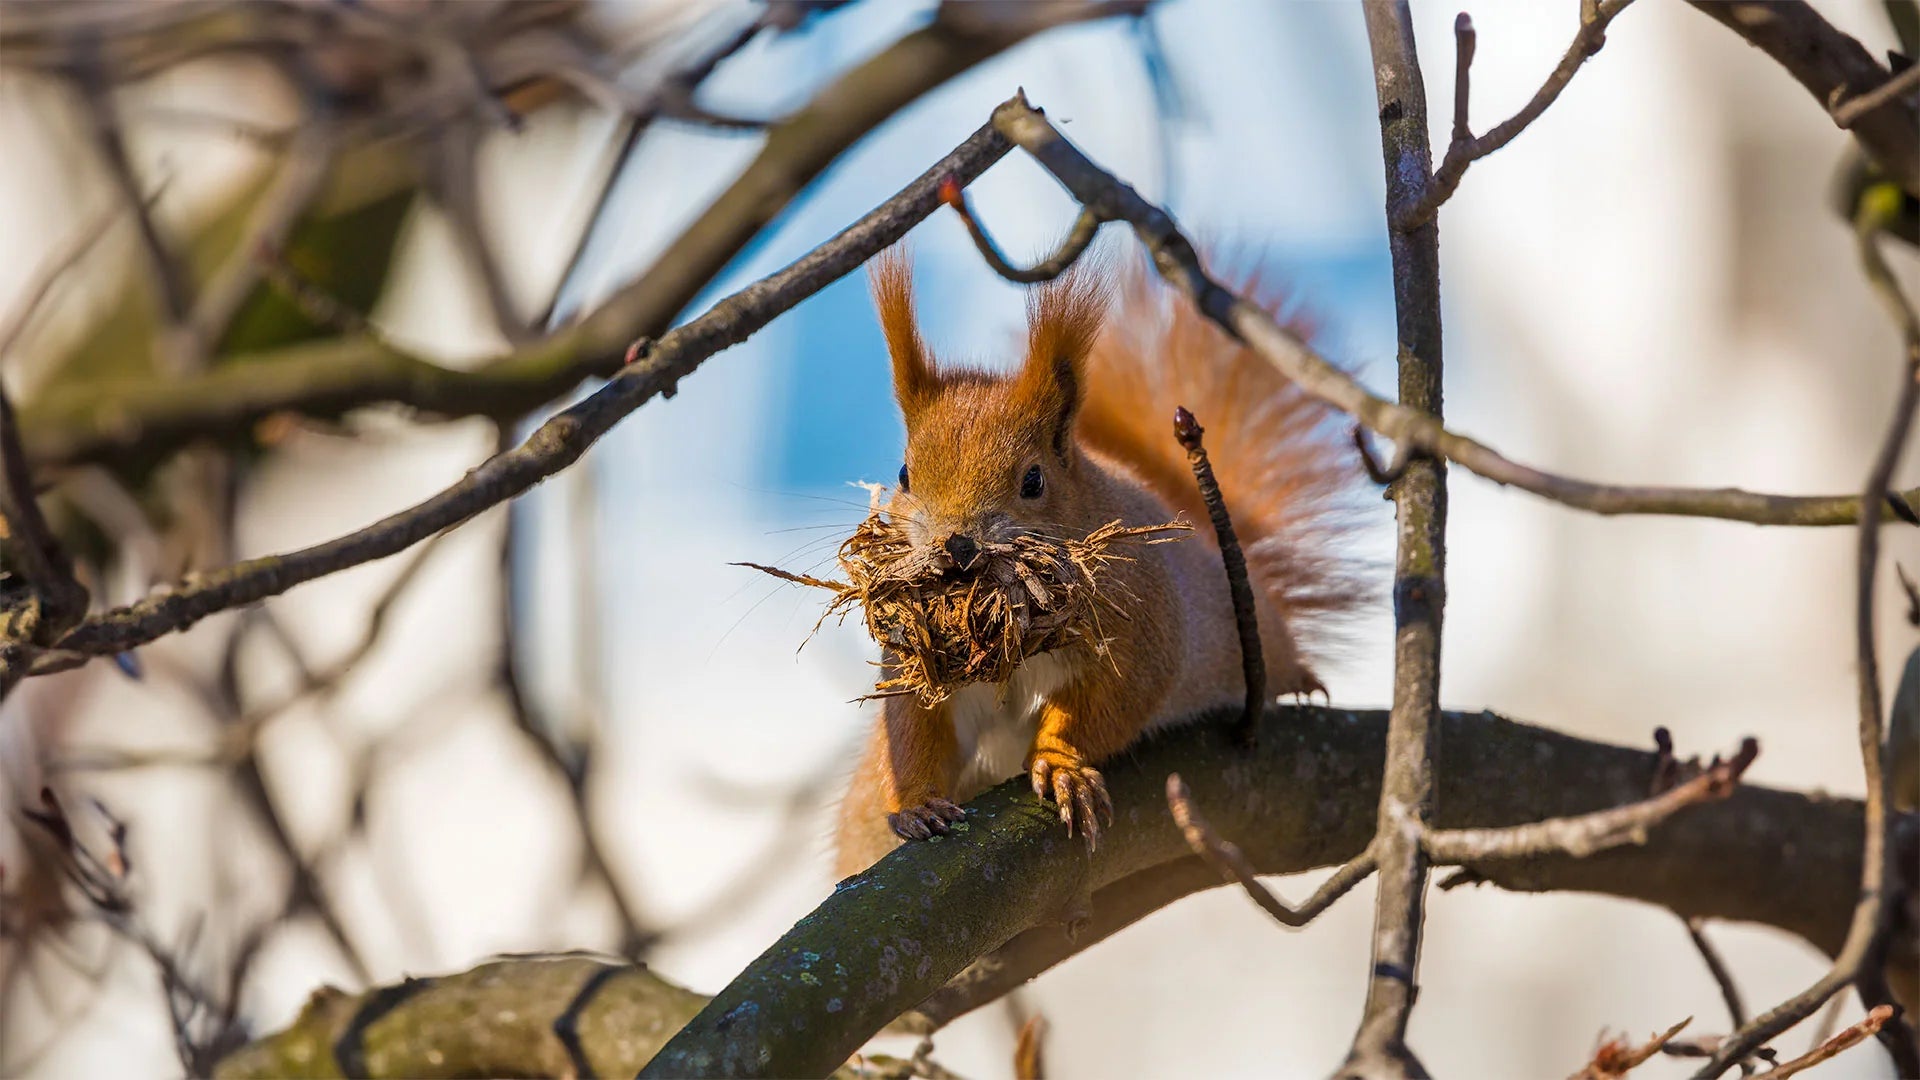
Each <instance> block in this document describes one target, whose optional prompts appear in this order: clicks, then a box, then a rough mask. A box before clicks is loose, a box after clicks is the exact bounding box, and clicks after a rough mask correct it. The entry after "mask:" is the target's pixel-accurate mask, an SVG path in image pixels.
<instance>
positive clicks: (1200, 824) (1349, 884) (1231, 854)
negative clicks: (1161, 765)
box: [1167, 773, 1379, 928]
mask: <svg viewBox="0 0 1920 1080" xmlns="http://www.w3.org/2000/svg"><path fill="white" fill-rule="evenodd" d="M1167 809H1168V810H1169V811H1171V812H1172V814H1173V820H1174V823H1175V824H1177V825H1179V826H1180V832H1181V834H1182V835H1184V836H1185V837H1186V838H1187V846H1188V847H1190V848H1192V849H1193V853H1194V854H1195V855H1198V856H1200V857H1201V858H1202V859H1204V860H1206V863H1207V865H1208V866H1211V867H1213V868H1214V869H1215V870H1216V871H1218V872H1219V874H1220V877H1221V878H1222V879H1224V880H1225V881H1226V882H1227V884H1229V885H1239V886H1240V888H1242V889H1244V890H1245V891H1246V894H1247V895H1248V896H1249V897H1251V898H1252V899H1253V902H1254V903H1256V904H1258V905H1260V909H1261V910H1262V911H1265V912H1266V913H1267V914H1269V915H1271V916H1273V918H1274V921H1275V922H1278V923H1279V924H1280V925H1282V926H1289V927H1294V928H1299V927H1302V926H1305V925H1307V924H1308V923H1310V922H1312V921H1313V920H1314V919H1316V918H1318V917H1319V915H1320V913H1321V912H1323V911H1325V910H1327V908H1329V907H1332V906H1333V902H1334V901H1336V900H1338V899H1340V898H1341V897H1342V896H1345V895H1346V894H1347V893H1349V892H1352V891H1353V887H1354V886H1355V885H1358V884H1360V883H1361V882H1362V881H1365V880H1366V879H1367V876H1368V875H1369V874H1372V873H1373V872H1374V870H1375V869H1376V868H1377V867H1378V866H1379V858H1378V856H1377V855H1376V854H1375V846H1370V847H1368V848H1367V849H1366V850H1365V851H1362V852H1361V853H1360V854H1359V855H1358V856H1356V857H1355V858H1354V859H1353V860H1352V861H1350V862H1347V863H1345V864H1343V865H1341V866H1340V867H1339V869H1337V870H1335V871H1334V872H1333V874H1332V876H1330V877H1328V878H1327V880H1325V881H1323V882H1321V883H1320V887H1319V888H1318V889H1315V890H1314V891H1313V895H1312V896H1309V897H1307V900H1306V902H1305V903H1303V904H1301V905H1300V906H1299V907H1294V906H1292V905H1290V904H1288V903H1287V902H1286V901H1285V900H1282V899H1280V898H1279V897H1278V896H1275V895H1274V894H1273V891H1272V890H1271V889H1268V888H1267V887H1266V886H1265V885H1262V884H1260V880H1259V878H1258V877H1257V876H1256V874H1257V872H1256V871H1255V870H1254V868H1253V864H1252V863H1250V862H1248V861H1247V857H1246V856H1245V855H1244V854H1242V853H1241V851H1240V848H1239V847H1238V846H1237V845H1236V844H1234V843H1233V842H1232V841H1231V840H1223V839H1221V838H1220V836H1219V834H1218V833H1215V832H1214V831H1213V826H1211V825H1209V824H1207V819H1206V818H1204V817H1202V816H1201V815H1200V811H1199V809H1198V808H1197V807H1195V806H1194V805H1193V792H1192V791H1190V790H1189V789H1188V788H1187V784H1186V781H1184V780H1182V779H1180V774H1179V773H1173V774H1171V775H1169V776H1168V777H1167ZM1376 846H1377V845H1376Z"/></svg>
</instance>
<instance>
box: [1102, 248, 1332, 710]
mask: <svg viewBox="0 0 1920 1080" xmlns="http://www.w3.org/2000/svg"><path fill="white" fill-rule="evenodd" d="M1116 277H1117V278H1118V279H1119V280H1118V284H1117V288H1116V292H1117V294H1118V299H1117V305H1116V307H1117V310H1116V312H1115V314H1114V316H1113V318H1112V320H1111V321H1110V322H1109V324H1108V327H1107V333H1106V334H1104V335H1103V336H1102V337H1101V338H1100V339H1099V341H1098V342H1097V343H1096V344H1095V346H1094V349H1093V351H1092V354H1091V356H1090V357H1089V358H1088V365H1087V367H1088V373H1087V400H1086V403H1085V404H1084V405H1083V406H1082V407H1081V410H1080V425H1079V431H1078V434H1079V437H1080V439H1081V440H1082V441H1083V442H1084V443H1085V444H1086V445H1087V446H1088V447H1089V448H1090V449H1093V450H1095V451H1098V452H1100V453H1103V454H1106V455H1107V456H1109V457H1113V458H1116V459H1118V460H1120V461H1124V462H1126V463H1127V464H1128V466H1129V467H1131V468H1132V469H1133V471H1134V472H1135V473H1136V474H1138V475H1139V477H1140V478H1141V479H1142V480H1143V481H1145V482H1146V484H1147V485H1148V486H1149V487H1151V488H1153V490H1154V491H1155V492H1156V493H1157V494H1159V496H1160V497H1161V498H1162V499H1165V500H1166V501H1167V503H1168V504H1169V505H1171V506H1174V507H1176V508H1178V509H1179V510H1181V511H1182V512H1184V513H1186V514H1187V516H1188V517H1189V518H1191V519H1192V520H1193V521H1194V522H1195V523H1196V524H1197V525H1199V526H1200V528H1199V530H1198V532H1199V533H1200V534H1201V536H1202V537H1203V539H1204V542H1206V543H1209V544H1211V543H1214V537H1213V531H1212V530H1211V529H1210V528H1208V527H1207V526H1206V522H1207V508H1206V505H1205V503H1203V502H1202V501H1201V498H1200V490H1199V488H1198V487H1196V486H1195V484H1194V480H1193V472H1192V470H1191V468H1190V467H1189V466H1188V464H1187V457H1186V451H1184V450H1183V449H1181V447H1180V445H1179V443H1177V442H1175V441H1174V439H1173V438H1172V436H1171V434H1170V432H1171V431H1172V429H1173V410H1174V409H1175V407H1177V406H1181V405H1184V406H1186V407H1187V408H1188V409H1190V410H1192V412H1193V414H1194V416H1195V417H1197V418H1198V419H1199V421H1200V423H1201V425H1202V426H1203V427H1204V428H1205V429H1206V446H1207V455H1208V457H1209V458H1210V459H1211V460H1212V461H1213V464H1214V472H1215V474H1216V475H1217V477H1218V479H1219V481H1220V492H1221V496H1222V498H1223V499H1224V500H1225V501H1226V504H1227V511H1228V513H1229V514H1231V515H1232V517H1233V527H1234V533H1235V534H1236V535H1237V536H1238V537H1239V539H1240V544H1241V547H1242V548H1244V549H1245V552H1246V556H1247V570H1248V575H1249V577H1250V578H1251V579H1252V580H1253V583H1254V588H1255V589H1256V590H1257V591H1258V592H1259V593H1260V594H1261V599H1262V600H1263V601H1264V603H1263V604H1262V608H1263V610H1262V612H1261V614H1262V616H1263V620H1264V619H1265V618H1269V617H1277V618H1278V619H1280V620H1282V621H1285V622H1287V623H1288V624H1289V625H1291V626H1292V627H1293V628H1294V629H1295V630H1296V631H1297V630H1298V629H1300V628H1301V627H1302V626H1303V625H1312V626H1313V628H1314V630H1315V631H1316V632H1315V633H1314V634H1312V635H1309V636H1310V637H1311V638H1314V639H1317V642H1319V643H1322V645H1323V646H1324V643H1325V642H1327V641H1329V640H1331V639H1332V638H1333V636H1334V635H1333V634H1332V633H1331V630H1332V626H1331V623H1332V622H1333V621H1334V620H1335V619H1337V618H1338V617H1339V616H1341V615H1343V614H1345V613H1347V612H1350V611H1352V610H1353V609H1354V608H1355V607H1356V606H1357V605H1358V604H1359V603H1360V601H1361V600H1362V599H1363V596H1364V592H1365V590H1364V589H1363V588H1362V586H1361V584H1360V581H1359V579H1358V578H1357V576H1356V575H1355V571H1354V567H1353V565H1352V564H1351V563H1349V562H1343V561H1342V560H1341V558H1340V550H1339V549H1340V547H1341V540H1342V539H1343V537H1344V535H1345V533H1346V531H1347V522H1346V521H1345V519H1344V516H1343V515H1342V513H1341V512H1340V508H1339V506H1338V504H1339V502H1340V500H1341V498H1342V496H1343V494H1344V493H1346V492H1350V491H1351V490H1352V488H1353V485H1354V483H1355V481H1356V479H1357V477H1356V472H1357V461H1356V458H1355V456H1354V451H1353V450H1352V448H1351V447H1350V446H1348V445H1347V444H1345V442H1344V441H1342V440H1340V439H1338V438H1336V437H1330V431H1329V421H1330V420H1331V419H1332V411H1331V410H1330V409H1329V408H1328V407H1327V406H1325V405H1322V404H1321V403H1320V402H1319V401H1317V400H1315V399H1313V398H1311V397H1309V396H1308V395H1307V394H1306V393H1305V392H1303V391H1302V390H1300V389H1299V388H1298V387H1296V386H1294V385H1293V384H1292V383H1291V382H1289V381H1288V380H1287V378H1286V377H1285V376H1283V375H1281V374H1280V373H1279V372H1278V371H1276V370H1274V368H1273V365H1271V364H1269V363H1267V362H1266V361H1265V360H1262V359H1261V358H1260V357H1259V356H1258V355H1257V354H1255V353H1254V352H1253V351H1252V350H1251V349H1248V348H1247V347H1246V346H1244V345H1242V344H1240V343H1239V342H1237V341H1235V340H1234V339H1233V338H1232V337H1230V336H1228V334H1227V333H1226V332H1225V331H1223V330H1221V329H1220V328H1219V327H1218V326H1216V325H1214V323H1213V322H1212V321H1210V320H1209V319H1208V318H1207V317H1206V316H1204V315H1202V314H1200V313H1199V312H1198V311H1196V310H1195V309H1194V307H1193V305H1192V304H1190V303H1188V302H1187V300H1186V299H1185V298H1184V297H1181V296H1178V295H1177V294H1175V293H1174V292H1173V291H1172V290H1171V289H1169V288H1168V287H1167V286H1166V285H1165V284H1164V283H1162V282H1161V281H1159V280H1158V278H1157V277H1156V276H1155V275H1154V273H1153V270H1152V268H1151V267H1150V266H1148V265H1147V263H1146V262H1145V260H1140V259H1136V260H1133V261H1131V262H1130V263H1128V264H1127V265H1126V266H1125V267H1124V268H1123V269H1122V270H1121V271H1120V272H1119V273H1118V274H1117V275H1116ZM1235 291H1237V292H1240V293H1241V294H1242V295H1246V296H1251V297H1253V298H1254V299H1255V300H1256V302H1258V303H1260V304H1262V306H1264V307H1266V308H1267V309H1268V310H1269V311H1270V312H1272V313H1274V315H1275V317H1276V318H1277V319H1278V320H1279V322H1280V325H1281V326H1282V327H1284V328H1285V329H1286V330H1287V331H1289V332H1290V333H1292V334H1294V335H1295V336H1296V337H1299V338H1300V339H1302V340H1305V341H1312V340H1313V338H1314V336H1315V332H1316V328H1315V327H1314V325H1313V323H1312V321H1311V320H1310V319H1309V318H1307V317H1306V316H1304V315H1302V314H1300V313H1299V312H1298V311H1297V310H1290V305H1288V304H1287V303H1286V297H1285V296H1284V295H1283V294H1282V293H1281V292H1280V291H1279V290H1276V289H1272V288H1268V287H1264V286H1263V285H1262V284H1261V282H1260V281H1259V280H1258V278H1249V279H1247V280H1245V281H1243V282H1240V283H1239V284H1238V287H1237V288H1236V290H1235ZM1264 609H1271V611H1272V612H1273V613H1274V615H1273V616H1269V615H1268V613H1267V611H1266V610H1264ZM1317 652H1324V647H1322V648H1321V649H1320V650H1317V651H1316V650H1315V649H1313V648H1309V649H1308V653H1309V655H1316V654H1317ZM1270 689H1273V690H1275V691H1276V692H1277V693H1287V692H1289V691H1290V688H1289V687H1287V686H1285V685H1284V680H1279V681H1275V682H1274V684H1273V685H1272V686H1271V687H1270Z"/></svg>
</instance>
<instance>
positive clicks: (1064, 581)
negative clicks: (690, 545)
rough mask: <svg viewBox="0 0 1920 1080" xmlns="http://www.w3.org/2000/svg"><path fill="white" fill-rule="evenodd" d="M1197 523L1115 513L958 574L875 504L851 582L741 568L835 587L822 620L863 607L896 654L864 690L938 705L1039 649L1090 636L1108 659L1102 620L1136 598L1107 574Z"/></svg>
mask: <svg viewBox="0 0 1920 1080" xmlns="http://www.w3.org/2000/svg"><path fill="white" fill-rule="evenodd" d="M1191 530H1192V526H1191V525H1189V524H1187V523H1186V522H1185V521H1171V522H1168V523H1167V524H1165V525H1148V526H1138V527H1127V526H1123V525H1121V524H1120V523H1119V522H1118V521H1113V522H1109V523H1107V524H1105V525H1102V526H1101V527H1099V528H1098V529H1095V530H1094V531H1092V532H1091V533H1088V534H1087V535H1086V536H1084V537H1082V538H1080V539H1077V540H1056V539H1052V538H1049V537H1039V536H1021V537H1019V538H1017V539H1014V540H1011V541H1008V542H1005V543H991V544H982V545H980V555H979V558H978V560H977V561H976V562H975V563H974V565H973V567H972V568H970V569H969V570H967V571H965V572H959V571H957V570H956V569H955V568H954V565H953V562H952V560H950V559H949V558H948V557H947V555H946V553H945V552H944V551H942V550H940V549H939V548H937V547H935V548H932V549H930V550H927V551H922V552H918V553H916V552H915V551H914V550H913V545H912V544H911V543H910V542H909V541H908V540H907V534H906V529H905V527H904V526H903V525H902V524H901V523H900V522H898V521H896V520H895V519H894V517H893V515H891V514H889V513H888V512H886V511H885V510H883V509H878V508H876V509H875V510H874V511H873V513H872V514H870V515H868V517H867V519H866V520H865V521H863V522H861V523H860V527H859V528H858V529H855V530H854V533H853V535H852V536H850V537H848V538H847V540H846V542H845V543H843V544H841V545H840V569H841V572H842V573H844V574H845V575H846V580H845V581H828V580H825V579H822V578H816V577H809V576H807V575H805V574H793V573H789V572H787V571H785V570H779V569H775V568H774V567H771V566H761V565H759V564H758V563H742V564H740V565H742V566H751V567H753V568H754V569H756V570H760V571H764V572H765V573H768V574H772V575H773V576H774V577H777V578H781V579H783V580H785V581H792V582H796V583H798V584H801V585H811V586H813V587H814V588H817V589H826V590H828V591H829V592H831V593H833V594H834V596H833V600H832V602H831V603H829V604H828V605H827V610H826V611H825V612H824V613H823V614H822V615H821V616H820V622H823V623H824V622H825V621H826V620H827V619H829V618H832V617H834V616H836V615H837V616H839V617H840V618H842V619H844V618H846V616H847V615H848V614H849V613H850V612H851V611H852V609H853V608H854V607H856V606H858V607H860V608H861V609H862V610H863V611H864V612H865V614H866V620H867V632H868V633H869V634H872V635H873V639H874V640H875V641H877V642H879V643H880V644H881V645H882V646H883V647H884V648H885V650H886V654H887V657H886V661H885V663H883V664H882V665H881V677H880V680H879V681H878V682H877V683H875V684H874V690H873V693H871V694H868V695H865V696H866V697H868V698H876V697H895V696H899V695H904V694H914V695H917V696H918V697H919V698H920V701H921V703H922V704H923V705H927V706H933V705H937V704H939V703H940V702H941V701H943V700H945V699H946V697H947V696H948V695H949V694H951V693H953V691H954V690H956V689H958V688H959V687H961V686H964V685H966V684H967V683H976V682H984V683H1002V682H1005V681H1006V680H1007V679H1008V678H1010V677H1011V676H1012V675H1013V672H1014V669H1015V668H1016V667H1018V666H1019V665H1020V662H1021V661H1022V660H1025V659H1026V658H1027V657H1029V656H1035V655H1038V654H1039V653H1043V652H1048V651H1050V650H1053V649H1059V648H1064V647H1067V646H1069V645H1086V646H1088V647H1089V648H1091V649H1092V650H1093V652H1094V653H1095V655H1099V656H1105V655H1106V652H1107V636H1106V635H1105V634H1104V633H1103V632H1102V631H1101V622H1102V620H1103V619H1109V618H1118V619H1126V618H1128V617H1129V613H1128V608H1129V607H1131V606H1132V605H1133V604H1134V603H1136V602H1137V600H1138V598H1137V597H1136V596H1134V594H1133V592H1132V591H1131V590H1129V589H1128V588H1126V586H1125V585H1123V584H1122V583H1120V582H1119V581H1116V580H1115V579H1114V578H1113V576H1112V575H1111V574H1107V573H1104V572H1103V571H1105V570H1106V568H1107V567H1108V566H1110V565H1111V564H1113V563H1116V562H1126V561H1128V559H1129V556H1128V555H1126V554H1124V553H1123V551H1122V549H1123V548H1125V547H1127V546H1130V545H1139V544H1162V543H1167V542H1169V541H1172V540H1178V539H1180V536H1179V535H1178V534H1182V533H1186V532H1189V531H1191ZM1170 534H1172V535H1170ZM814 629H816V630H817V629H819V624H818V623H816V624H815V626H814Z"/></svg>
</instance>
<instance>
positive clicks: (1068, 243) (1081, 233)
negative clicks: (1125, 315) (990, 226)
mask: <svg viewBox="0 0 1920 1080" xmlns="http://www.w3.org/2000/svg"><path fill="white" fill-rule="evenodd" d="M941 197H942V198H944V199H945V200H946V202H947V205H948V206H951V207H953V209H954V212H955V213H958V214H959V215H960V221H961V222H962V223H963V224H964V225H966V227H967V235H968V236H970V237H972V238H973V246H974V247H975V248H976V249H977V250H978V251H979V252H980V257H981V258H983V259H985V260H986V261H987V266H988V268H989V269H991V270H992V271H993V272H994V273H996V274H999V275H1000V276H1001V277H1003V278H1006V279H1007V280H1008V281H1011V282H1013V283H1015V284H1017V285H1037V284H1039V283H1040V282H1043V281H1052V280H1053V279H1054V278H1057V277H1059V276H1060V275H1061V274H1064V273H1066V272H1067V269H1068V268H1069V267H1071V266H1072V265H1073V264H1074V263H1075V262H1076V261H1078V260H1079V258H1080V256H1081V255H1083V254H1085V253H1086V250H1087V246H1088V245H1089V244H1092V243H1093V238H1094V237H1095V236H1098V235H1099V234H1100V226H1101V225H1103V224H1105V221H1104V220H1103V219H1102V218H1101V217H1100V215H1099V214H1097V213H1095V212H1094V211H1092V210H1090V209H1083V210H1081V211H1080V213H1079V215H1078V216H1077V217H1075V218H1074V219H1073V229H1072V231H1070V232H1068V233H1067V238H1066V239H1065V240H1062V241H1061V242H1060V247H1059V249H1058V250H1056V251H1055V252H1054V253H1053V254H1051V255H1049V256H1047V257H1046V258H1044V259H1041V260H1040V261H1039V262H1037V263H1034V264H1033V265H1032V266H1031V267H1028V268H1027V269H1025V270H1022V269H1020V268H1019V267H1017V266H1015V265H1013V264H1012V263H1011V262H1009V261H1007V257H1006V256H1005V255H1002V254H1001V253H1000V245H998V244H996V243H994V242H993V237H991V236H989V235H987V230H986V227H985V226H983V225H981V224H980V219H979V218H978V217H977V216H976V215H975V214H974V212H973V207H971V206H970V205H968V203H967V192H966V189H965V188H963V187H961V186H960V185H959V184H949V185H947V186H946V187H944V188H942V189H941Z"/></svg>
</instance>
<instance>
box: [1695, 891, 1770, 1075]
mask: <svg viewBox="0 0 1920 1080" xmlns="http://www.w3.org/2000/svg"><path fill="white" fill-rule="evenodd" d="M1683 921H1684V924H1685V926H1686V928H1687V938H1688V940H1690V941H1692V942H1693V948H1694V951H1695V952H1697V953H1699V954H1700V959H1701V961H1702V962H1703V963H1705V964H1706V965H1707V973H1708V974H1709V975H1712V976H1713V984H1714V985H1715V986H1718V987H1719V988H1720V1000H1721V1001H1724V1002H1726V1005H1727V1018H1728V1021H1729V1023H1730V1025H1731V1027H1732V1028H1733V1029H1734V1030H1736V1031H1737V1030H1739V1029H1740V1028H1741V1027H1742V1026H1744V1025H1745V1024H1746V1022H1747V1006H1746V1003H1745V1002H1743V1001H1741V1000H1740V986H1739V984H1738V983H1736V982H1734V981H1733V972H1732V970H1730V969H1729V968H1728V967H1727V962H1726V960H1725V959H1724V958H1723V957H1722V956H1721V955H1720V950H1719V949H1716V948H1714V945H1713V942H1711V941H1709V940H1707V930H1706V923H1705V922H1704V921H1702V920H1700V919H1686V920H1683ZM1752 1069H1753V1065H1752V1063H1751V1062H1746V1061H1743V1062H1741V1063H1740V1071H1741V1072H1743V1073H1744V1072H1751V1071H1752Z"/></svg>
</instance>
